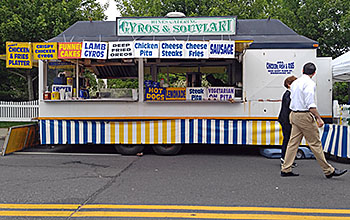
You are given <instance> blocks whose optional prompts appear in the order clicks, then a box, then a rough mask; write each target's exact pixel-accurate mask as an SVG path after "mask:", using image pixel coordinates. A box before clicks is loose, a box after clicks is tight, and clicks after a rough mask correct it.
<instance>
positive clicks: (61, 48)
mask: <svg viewBox="0 0 350 220" xmlns="http://www.w3.org/2000/svg"><path fill="white" fill-rule="evenodd" d="M81 46H82V43H81V42H67V43H66V42H65V43H58V59H80V58H81Z"/></svg>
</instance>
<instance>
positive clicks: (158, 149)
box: [152, 144, 182, 155]
mask: <svg viewBox="0 0 350 220" xmlns="http://www.w3.org/2000/svg"><path fill="white" fill-rule="evenodd" d="M152 148H153V150H154V152H155V153H156V154H159V155H176V154H177V153H179V151H180V150H181V148H182V146H181V145H180V144H169V145H154V146H152Z"/></svg>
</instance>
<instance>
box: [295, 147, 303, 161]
mask: <svg viewBox="0 0 350 220" xmlns="http://www.w3.org/2000/svg"><path fill="white" fill-rule="evenodd" d="M296 158H297V159H303V158H305V154H304V152H303V151H302V150H300V149H298V151H297V155H296Z"/></svg>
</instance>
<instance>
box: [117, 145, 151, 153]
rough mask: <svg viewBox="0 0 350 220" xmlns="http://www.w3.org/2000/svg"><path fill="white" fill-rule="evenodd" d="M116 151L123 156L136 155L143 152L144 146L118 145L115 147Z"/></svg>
mask: <svg viewBox="0 0 350 220" xmlns="http://www.w3.org/2000/svg"><path fill="white" fill-rule="evenodd" d="M114 147H115V149H116V150H117V151H118V152H119V153H120V154H122V155H136V154H137V153H140V152H142V151H143V149H144V146H143V145H131V144H125V145H122V144H117V145H114Z"/></svg>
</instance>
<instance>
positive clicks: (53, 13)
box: [0, 0, 108, 100]
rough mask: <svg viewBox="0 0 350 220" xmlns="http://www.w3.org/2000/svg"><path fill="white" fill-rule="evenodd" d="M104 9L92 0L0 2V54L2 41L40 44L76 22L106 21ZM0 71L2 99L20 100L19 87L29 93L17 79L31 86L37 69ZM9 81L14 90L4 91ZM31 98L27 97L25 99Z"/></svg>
mask: <svg viewBox="0 0 350 220" xmlns="http://www.w3.org/2000/svg"><path fill="white" fill-rule="evenodd" d="M107 6H108V5H104V6H101V5H100V4H99V3H98V2H97V1H96V0H60V1H52V0H1V4H0V15H1V16H0V54H4V53H5V48H6V45H5V42H6V41H14V42H43V41H47V40H49V39H51V38H53V37H54V36H56V35H58V34H60V33H61V32H63V31H64V30H65V29H67V28H68V27H69V26H71V25H72V24H74V23H75V22H77V21H82V20H89V19H92V20H103V19H105V18H106V16H105V15H104V10H105V9H106V8H107ZM0 65H1V66H2V67H5V62H4V61H0ZM0 71H1V72H0V74H1V75H3V76H6V77H4V78H2V80H1V85H0V93H2V94H4V96H5V97H8V99H12V100H21V99H23V98H24V97H23V96H22V95H19V94H23V93H21V92H20V91H21V90H22V89H23V88H26V94H33V93H30V92H28V89H27V88H28V87H29V86H27V85H26V84H25V83H26V80H22V79H20V78H25V79H27V83H28V84H30V83H33V82H32V81H33V79H34V78H35V76H36V74H37V70H35V69H34V71H23V70H20V69H8V70H7V69H5V68H1V69H0ZM11 72H12V73H11ZM13 72H16V74H15V75H14V74H13ZM21 76H22V77H21ZM12 81H15V82H16V84H15V86H14V87H12V89H13V90H15V91H13V90H6V88H8V87H11V85H12V84H13V82H12ZM23 81H24V82H23ZM29 88H31V87H29ZM34 88H35V86H34ZM15 94H17V95H15ZM32 96H33V95H32ZM32 98H33V97H31V95H29V99H32ZM0 99H1V98H0Z"/></svg>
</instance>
